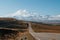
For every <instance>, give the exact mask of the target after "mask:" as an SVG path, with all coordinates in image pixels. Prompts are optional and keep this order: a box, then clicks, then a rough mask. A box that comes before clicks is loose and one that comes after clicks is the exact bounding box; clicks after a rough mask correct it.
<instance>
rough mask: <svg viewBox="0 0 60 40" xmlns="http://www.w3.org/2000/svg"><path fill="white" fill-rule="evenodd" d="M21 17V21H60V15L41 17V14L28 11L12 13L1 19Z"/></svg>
mask: <svg viewBox="0 0 60 40" xmlns="http://www.w3.org/2000/svg"><path fill="white" fill-rule="evenodd" d="M14 16H15V17H19V18H20V19H23V18H24V19H29V18H30V19H32V20H37V21H38V20H60V15H55V16H50V15H49V17H48V16H44V15H40V14H39V13H36V12H34V13H32V12H29V11H27V10H18V11H16V12H15V13H11V14H8V15H5V16H0V17H14Z"/></svg>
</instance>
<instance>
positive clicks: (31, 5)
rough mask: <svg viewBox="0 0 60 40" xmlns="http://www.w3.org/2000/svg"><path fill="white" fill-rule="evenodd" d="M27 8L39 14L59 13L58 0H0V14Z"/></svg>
mask: <svg viewBox="0 0 60 40" xmlns="http://www.w3.org/2000/svg"><path fill="white" fill-rule="evenodd" d="M18 10H28V11H29V12H36V14H38V15H39V14H40V15H60V0H0V16H4V15H7V14H13V13H15V12H16V11H18Z"/></svg>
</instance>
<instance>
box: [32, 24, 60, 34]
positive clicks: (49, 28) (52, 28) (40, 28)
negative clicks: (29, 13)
mask: <svg viewBox="0 0 60 40" xmlns="http://www.w3.org/2000/svg"><path fill="white" fill-rule="evenodd" d="M32 28H33V29H34V31H35V32H50V33H60V26H58V25H49V24H46V25H45V24H38V23H32Z"/></svg>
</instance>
